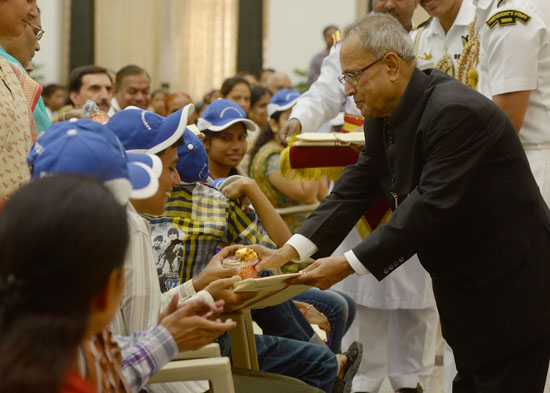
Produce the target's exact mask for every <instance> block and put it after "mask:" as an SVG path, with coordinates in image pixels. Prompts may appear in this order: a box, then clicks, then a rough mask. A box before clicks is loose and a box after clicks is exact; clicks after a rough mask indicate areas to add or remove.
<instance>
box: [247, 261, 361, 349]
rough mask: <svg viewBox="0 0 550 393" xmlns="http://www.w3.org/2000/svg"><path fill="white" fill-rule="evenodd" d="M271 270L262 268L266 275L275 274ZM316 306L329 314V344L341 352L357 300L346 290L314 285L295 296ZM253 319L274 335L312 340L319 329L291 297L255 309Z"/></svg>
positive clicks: (265, 331) (266, 331) (264, 330)
mask: <svg viewBox="0 0 550 393" xmlns="http://www.w3.org/2000/svg"><path fill="white" fill-rule="evenodd" d="M271 275H272V273H271V271H269V270H264V271H262V272H261V276H262V277H267V276H271ZM294 300H298V301H301V302H305V303H308V304H313V306H314V307H315V308H316V309H317V310H319V311H320V312H322V313H323V314H325V316H326V317H327V319H328V322H329V324H330V330H331V331H330V334H329V335H327V337H328V342H327V345H328V346H329V348H330V349H331V350H332V352H334V353H339V352H340V349H341V348H340V347H341V345H342V337H344V334H345V333H346V332H347V331H348V329H349V327H350V326H351V323H352V322H353V320H354V319H355V302H354V301H353V299H352V298H351V297H350V296H348V295H347V294H345V293H343V292H339V291H336V290H332V289H329V290H326V291H322V290H320V289H318V288H311V289H308V290H307V291H305V292H303V293H301V294H299V295H298V296H296V297H295V298H294ZM251 314H252V319H253V320H254V321H255V322H256V323H257V324H258V326H260V328H261V329H262V331H263V333H264V334H267V335H270V336H278V337H286V338H292V339H294V340H300V341H310V340H311V338H312V337H313V335H314V334H315V332H314V331H313V329H312V328H311V325H310V324H309V322H308V321H307V319H306V318H305V317H304V315H303V314H302V312H301V311H300V309H299V308H298V307H297V306H296V305H295V304H294V302H292V301H291V300H288V301H286V302H283V303H281V304H278V305H276V306H272V307H266V308H262V309H255V310H252V312H251Z"/></svg>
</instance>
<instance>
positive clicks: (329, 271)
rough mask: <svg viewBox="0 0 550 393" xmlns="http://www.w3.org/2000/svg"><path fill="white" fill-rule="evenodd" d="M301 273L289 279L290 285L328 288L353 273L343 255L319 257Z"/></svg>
mask: <svg viewBox="0 0 550 393" xmlns="http://www.w3.org/2000/svg"><path fill="white" fill-rule="evenodd" d="M301 273H302V275H301V276H298V277H295V278H292V279H289V280H288V283H289V284H292V285H311V286H314V287H317V288H319V289H328V288H330V287H331V286H333V285H334V284H336V283H337V282H340V281H342V280H343V279H344V278H346V277H347V276H349V275H350V274H352V273H354V270H353V269H352V268H351V266H350V264H349V263H348V261H347V259H346V258H345V257H343V256H342V257H328V258H321V259H318V260H316V261H315V262H313V263H312V264H311V265H309V266H308V267H307V268H305V269H304V270H302V272H301Z"/></svg>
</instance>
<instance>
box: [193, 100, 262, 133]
mask: <svg viewBox="0 0 550 393" xmlns="http://www.w3.org/2000/svg"><path fill="white" fill-rule="evenodd" d="M235 123H243V125H244V127H245V128H246V129H247V130H248V131H256V130H257V129H258V126H257V125H256V123H254V122H253V121H252V120H250V119H248V118H247V117H246V113H245V112H244V110H243V108H241V106H240V105H239V104H237V103H235V102H233V101H229V100H226V99H225V98H218V99H217V100H215V101H214V102H213V103H211V104H210V105H208V107H207V108H206V109H205V111H204V112H203V113H202V115H201V117H199V119H198V120H197V128H198V129H199V131H205V130H208V131H223V130H225V129H226V128H228V127H230V126H232V125H233V124H235Z"/></svg>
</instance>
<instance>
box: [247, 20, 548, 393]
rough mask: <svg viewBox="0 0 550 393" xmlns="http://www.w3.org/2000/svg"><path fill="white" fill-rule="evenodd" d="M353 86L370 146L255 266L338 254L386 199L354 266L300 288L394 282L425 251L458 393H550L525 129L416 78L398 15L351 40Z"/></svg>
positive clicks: (325, 266) (423, 75)
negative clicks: (385, 212)
mask: <svg viewBox="0 0 550 393" xmlns="http://www.w3.org/2000/svg"><path fill="white" fill-rule="evenodd" d="M344 36H345V38H344V41H343V44H342V51H341V54H340V61H341V64H342V70H343V73H342V76H341V77H340V78H341V81H342V82H343V83H344V84H345V89H346V94H347V95H349V96H353V98H354V100H355V103H356V104H357V107H358V108H359V109H360V110H361V112H362V114H363V116H364V117H365V118H366V119H367V120H366V122H365V139H366V144H365V147H364V149H363V151H362V152H361V154H360V157H359V160H358V162H357V163H356V164H355V165H352V166H349V167H347V168H346V170H345V171H344V174H343V175H342V177H341V178H340V180H339V181H338V183H337V184H336V186H335V188H334V190H333V191H332V193H331V194H330V195H329V196H328V197H326V198H325V200H324V201H323V202H322V203H321V205H320V206H319V207H318V208H317V210H315V211H314V212H313V213H312V214H311V216H310V217H309V219H308V220H307V221H306V222H305V223H304V224H303V226H302V227H301V228H300V229H299V230H298V232H297V234H296V235H294V236H293V237H292V238H291V239H290V240H289V241H288V242H287V244H285V245H284V246H283V247H282V248H281V249H279V250H276V251H271V250H266V249H260V248H258V251H259V252H260V254H261V257H262V260H261V262H260V263H259V264H258V266H257V269H258V270H260V269H262V268H266V267H276V266H280V265H281V264H283V263H285V262H286V261H288V260H290V259H293V258H300V259H304V258H306V257H309V256H311V255H314V256H315V257H318V258H322V257H326V256H328V255H331V253H332V252H333V250H334V249H335V248H336V247H337V246H338V245H339V244H340V242H341V241H342V240H343V238H344V236H345V235H346V234H347V233H348V232H349V230H350V229H351V228H352V226H353V225H354V224H355V223H356V222H357V220H358V219H359V217H360V216H361V214H362V213H363V212H364V211H365V210H366V209H367V208H368V207H369V206H370V205H371V204H372V203H373V202H374V201H375V200H376V199H377V198H378V197H379V196H380V195H384V196H385V197H386V199H387V200H388V203H389V204H390V206H391V207H392V209H393V210H394V213H393V215H392V217H391V219H390V220H389V222H388V223H387V224H384V225H381V226H380V227H378V228H377V229H376V230H375V231H374V232H373V233H372V234H371V235H369V236H367V237H366V238H365V239H364V240H363V242H361V243H360V244H359V245H357V246H356V247H354V248H353V249H352V250H349V251H347V252H346V253H345V254H344V256H340V257H328V258H322V259H318V260H317V261H316V262H314V263H313V264H312V265H311V266H310V267H309V268H308V269H306V270H305V272H304V274H303V275H302V276H301V277H300V278H298V279H295V280H294V281H293V282H292V283H303V284H310V285H315V286H318V287H319V288H323V289H324V288H329V287H330V286H331V285H332V284H334V283H336V282H338V281H340V280H342V279H343V278H345V277H346V276H348V275H350V274H353V273H357V274H368V273H370V274H374V275H375V276H376V278H378V279H379V280H382V279H383V278H384V277H386V276H387V275H389V274H391V273H392V272H393V271H394V270H395V269H397V268H399V266H400V265H401V264H402V263H403V262H404V261H406V260H407V259H408V258H409V257H410V256H411V255H413V254H414V253H418V255H419V258H420V261H421V263H422V265H423V266H424V267H425V269H426V270H427V271H428V272H429V273H430V275H431V276H432V279H433V288H434V293H435V296H436V301H437V306H438V309H439V312H440V317H441V325H442V331H443V336H444V337H445V339H446V340H447V341H448V343H449V344H450V345H451V347H452V348H453V351H454V354H455V359H456V364H457V369H458V376H457V378H456V379H455V381H454V385H453V391H454V393H474V392H475V393H478V392H479V393H481V392H483V393H492V392H495V393H496V392H499V393H500V392H514V393H516V392H518V393H519V392H526V393H527V392H529V393H539V392H542V391H543V388H544V383H545V379H546V371H547V369H548V362H549V357H550V213H549V211H548V208H547V206H546V205H545V203H544V201H543V199H542V197H541V194H540V192H539V189H538V187H537V184H536V183H535V179H534V178H533V175H532V173H531V171H530V169H529V163H528V162H527V158H526V156H525V153H524V150H523V148H522V146H521V143H520V141H519V138H518V136H517V134H516V132H515V129H514V126H513V125H512V123H511V122H510V120H509V119H508V117H507V116H506V114H504V112H502V111H501V110H500V109H499V108H498V107H497V106H496V105H495V104H494V103H492V102H491V101H490V100H488V99H486V98H485V97H483V96H482V95H481V94H478V93H477V92H475V91H474V90H472V89H470V88H469V87H466V86H464V85H462V84H460V83H459V82H458V81H456V80H455V79H453V78H450V77H448V76H446V75H444V74H443V73H441V72H439V71H436V70H431V69H430V70H426V71H424V72H422V71H420V70H418V69H417V68H416V66H415V65H416V60H415V57H414V49H413V47H412V43H411V41H410V39H409V38H408V36H407V34H406V32H405V31H404V30H403V28H402V27H401V25H399V23H398V22H396V21H395V20H394V19H393V18H391V17H389V16H385V15H376V14H374V15H369V16H366V17H365V18H363V19H360V20H358V21H356V22H354V23H352V24H351V25H350V26H348V27H347V28H346V30H345V32H344Z"/></svg>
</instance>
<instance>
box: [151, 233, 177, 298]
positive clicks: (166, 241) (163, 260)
mask: <svg viewBox="0 0 550 393" xmlns="http://www.w3.org/2000/svg"><path fill="white" fill-rule="evenodd" d="M152 235H153V254H154V256H155V260H156V263H157V273H158V276H159V282H160V289H161V291H162V292H166V291H167V290H169V289H171V288H174V287H176V286H177V285H178V284H179V277H180V271H181V265H182V260H183V245H182V242H183V239H184V238H185V234H184V233H183V232H182V231H181V230H179V229H178V228H176V227H174V226H172V225H170V224H168V223H162V224H159V225H156V226H153V229H152Z"/></svg>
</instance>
